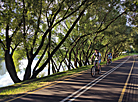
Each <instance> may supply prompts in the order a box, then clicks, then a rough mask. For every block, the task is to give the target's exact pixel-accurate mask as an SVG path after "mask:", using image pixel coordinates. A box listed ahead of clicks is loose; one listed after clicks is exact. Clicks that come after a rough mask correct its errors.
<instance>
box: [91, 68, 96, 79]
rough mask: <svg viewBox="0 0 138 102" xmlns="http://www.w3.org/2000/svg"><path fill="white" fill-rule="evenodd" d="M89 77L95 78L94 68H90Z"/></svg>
mask: <svg viewBox="0 0 138 102" xmlns="http://www.w3.org/2000/svg"><path fill="white" fill-rule="evenodd" d="M91 76H92V77H94V76H95V67H94V66H92V68H91Z"/></svg>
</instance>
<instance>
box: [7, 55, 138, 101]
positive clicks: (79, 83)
mask: <svg viewBox="0 0 138 102" xmlns="http://www.w3.org/2000/svg"><path fill="white" fill-rule="evenodd" d="M5 102H138V57H134V56H128V57H126V58H123V59H121V60H118V61H115V62H113V63H112V64H111V65H109V66H102V73H101V74H100V75H98V74H96V76H95V77H91V75H90V70H88V71H86V72H84V73H81V74H79V75H76V76H74V77H72V78H68V79H65V80H60V81H57V82H56V83H53V84H51V85H49V86H46V87H44V88H42V89H39V90H36V91H34V92H28V93H26V94H23V95H18V96H17V97H14V98H11V99H9V100H5Z"/></svg>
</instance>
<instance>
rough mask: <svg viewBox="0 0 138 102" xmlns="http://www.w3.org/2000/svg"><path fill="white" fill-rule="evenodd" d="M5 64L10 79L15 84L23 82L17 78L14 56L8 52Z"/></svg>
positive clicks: (6, 52)
mask: <svg viewBox="0 0 138 102" xmlns="http://www.w3.org/2000/svg"><path fill="white" fill-rule="evenodd" d="M5 64H6V69H7V71H8V72H9V74H10V77H11V78H12V80H13V82H14V83H18V82H21V80H20V79H19V78H18V76H17V73H16V69H15V66H14V62H13V59H12V56H11V54H9V52H8V51H5Z"/></svg>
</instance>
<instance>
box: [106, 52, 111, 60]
mask: <svg viewBox="0 0 138 102" xmlns="http://www.w3.org/2000/svg"><path fill="white" fill-rule="evenodd" d="M108 60H109V61H110V62H111V61H112V54H111V53H110V52H108V54H107V61H108Z"/></svg>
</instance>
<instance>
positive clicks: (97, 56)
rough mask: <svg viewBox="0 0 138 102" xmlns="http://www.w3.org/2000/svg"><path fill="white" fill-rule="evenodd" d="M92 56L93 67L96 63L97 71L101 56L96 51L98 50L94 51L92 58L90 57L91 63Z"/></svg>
mask: <svg viewBox="0 0 138 102" xmlns="http://www.w3.org/2000/svg"><path fill="white" fill-rule="evenodd" d="M94 56H95V60H94V66H95V65H96V63H97V65H98V69H99V67H100V63H101V54H100V52H99V51H98V49H95V53H93V55H92V57H91V61H92V59H93V57H94Z"/></svg>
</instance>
